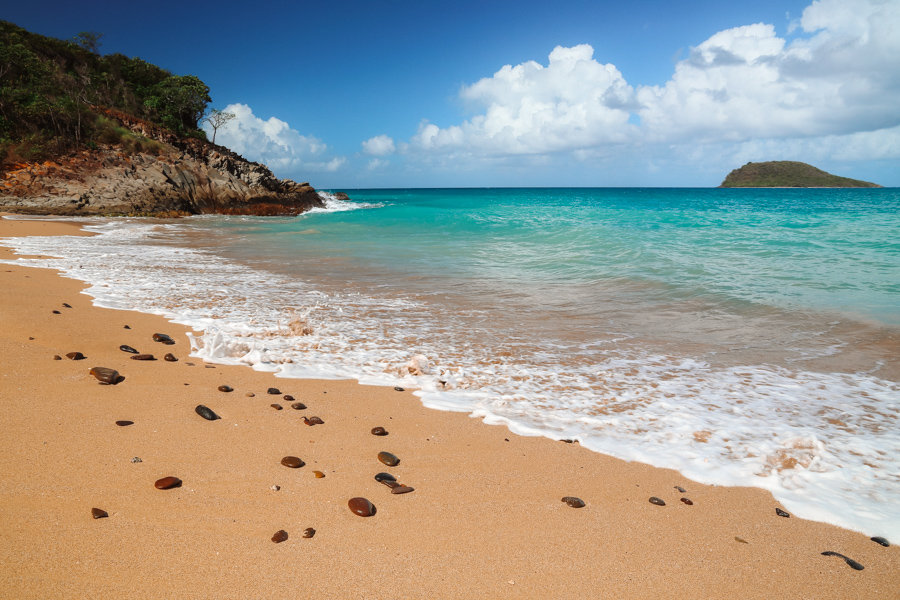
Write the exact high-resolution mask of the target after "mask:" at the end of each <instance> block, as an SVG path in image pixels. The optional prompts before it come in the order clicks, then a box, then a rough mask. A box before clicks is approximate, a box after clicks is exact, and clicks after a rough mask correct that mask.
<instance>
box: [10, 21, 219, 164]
mask: <svg viewBox="0 0 900 600" xmlns="http://www.w3.org/2000/svg"><path fill="white" fill-rule="evenodd" d="M101 37H102V36H101V34H99V33H95V32H81V33H79V34H78V36H76V37H75V38H74V40H72V41H64V40H58V39H54V38H49V37H45V36H42V35H38V34H34V33H31V32H29V31H26V30H24V29H22V28H21V27H18V26H16V25H14V24H12V23H9V22H6V21H0V170H3V168H4V167H5V166H8V165H9V164H10V163H14V162H18V161H29V160H39V159H42V158H45V157H49V156H53V155H58V154H62V153H64V152H66V151H68V150H72V149H76V148H84V147H87V148H92V147H96V145H97V144H98V143H112V144H121V145H123V146H124V147H125V148H126V149H131V150H133V149H136V148H142V151H145V152H146V151H154V144H156V145H157V148H158V144H157V143H156V142H152V141H151V140H147V139H146V138H142V137H140V136H136V135H135V134H132V133H131V132H129V131H127V130H126V129H124V128H121V127H118V125H117V124H114V123H112V121H110V120H109V119H107V118H106V117H103V116H102V114H103V111H102V110H100V108H101V107H103V108H112V109H115V110H117V111H121V112H123V113H127V114H129V115H132V116H135V117H138V118H141V119H145V120H147V121H150V122H152V123H155V124H157V125H161V126H163V127H166V128H168V129H170V130H172V131H173V132H174V133H175V134H177V135H179V136H193V137H199V138H201V139H206V136H205V134H204V133H203V132H202V131H200V130H199V128H198V122H199V120H200V118H201V117H202V116H203V113H204V112H205V111H206V106H207V104H208V103H209V101H210V98H209V88H208V87H207V86H206V84H205V83H203V82H202V81H200V79H198V78H197V77H195V76H193V75H184V76H178V75H173V74H172V73H170V72H168V71H166V70H165V69H161V68H160V67H157V66H156V65H152V64H150V63H147V62H145V61H143V60H141V59H140V58H129V57H127V56H124V55H122V54H110V55H107V56H101V55H100V54H99V53H98V48H99V45H100V38H101Z"/></svg>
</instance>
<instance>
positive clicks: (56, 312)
mask: <svg viewBox="0 0 900 600" xmlns="http://www.w3.org/2000/svg"><path fill="white" fill-rule="evenodd" d="M53 314H54V315H61V314H62V313H61V312H59V311H58V310H54V311H53Z"/></svg>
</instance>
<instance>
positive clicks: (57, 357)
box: [53, 354, 62, 360]
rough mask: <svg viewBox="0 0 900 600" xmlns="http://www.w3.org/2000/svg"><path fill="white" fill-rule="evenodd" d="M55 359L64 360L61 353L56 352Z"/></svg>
mask: <svg viewBox="0 0 900 600" xmlns="http://www.w3.org/2000/svg"><path fill="white" fill-rule="evenodd" d="M53 360H62V356H60V355H59V354H54V355H53Z"/></svg>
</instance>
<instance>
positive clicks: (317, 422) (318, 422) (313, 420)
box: [303, 417, 325, 427]
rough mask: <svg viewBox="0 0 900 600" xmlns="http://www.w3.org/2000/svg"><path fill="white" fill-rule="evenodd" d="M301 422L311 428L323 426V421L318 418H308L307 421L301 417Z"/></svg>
mask: <svg viewBox="0 0 900 600" xmlns="http://www.w3.org/2000/svg"><path fill="white" fill-rule="evenodd" d="M303 422H304V423H306V424H307V425H309V426H310V427H312V426H313V425H324V424H325V421H323V420H322V419H320V418H319V417H309V418H308V419H307V418H306V417H303Z"/></svg>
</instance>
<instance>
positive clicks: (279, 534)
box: [272, 529, 288, 544]
mask: <svg viewBox="0 0 900 600" xmlns="http://www.w3.org/2000/svg"><path fill="white" fill-rule="evenodd" d="M287 539H288V534H287V531H285V530H284V529H279V530H278V531H276V532H275V535H273V536H272V541H273V542H275V543H276V544H280V543H281V542H283V541H285V540H287Z"/></svg>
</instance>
